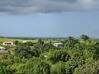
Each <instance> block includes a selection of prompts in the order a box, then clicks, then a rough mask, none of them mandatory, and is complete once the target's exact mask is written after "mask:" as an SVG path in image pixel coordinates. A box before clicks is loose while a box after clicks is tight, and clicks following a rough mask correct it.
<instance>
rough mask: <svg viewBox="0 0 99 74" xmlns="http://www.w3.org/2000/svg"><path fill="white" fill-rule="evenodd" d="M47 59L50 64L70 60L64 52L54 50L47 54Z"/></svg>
mask: <svg viewBox="0 0 99 74" xmlns="http://www.w3.org/2000/svg"><path fill="white" fill-rule="evenodd" d="M47 59H48V60H49V61H50V62H52V63H57V62H59V61H63V62H66V61H68V60H69V59H70V56H69V55H68V53H67V52H66V51H65V50H54V51H50V52H49V53H48V55H47Z"/></svg>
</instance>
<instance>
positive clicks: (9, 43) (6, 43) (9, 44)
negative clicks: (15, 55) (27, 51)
mask: <svg viewBox="0 0 99 74" xmlns="http://www.w3.org/2000/svg"><path fill="white" fill-rule="evenodd" d="M2 45H4V46H15V44H14V42H12V41H9V42H3V44H2Z"/></svg>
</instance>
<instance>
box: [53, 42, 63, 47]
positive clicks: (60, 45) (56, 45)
mask: <svg viewBox="0 0 99 74" xmlns="http://www.w3.org/2000/svg"><path fill="white" fill-rule="evenodd" d="M53 45H54V46H55V47H63V43H54V44H53Z"/></svg>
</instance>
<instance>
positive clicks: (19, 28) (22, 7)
mask: <svg viewBox="0 0 99 74" xmlns="http://www.w3.org/2000/svg"><path fill="white" fill-rule="evenodd" d="M81 34H86V35H89V36H91V37H99V0H0V36H10V37H12V36H13V37H15V36H17V37H67V36H79V35H81Z"/></svg>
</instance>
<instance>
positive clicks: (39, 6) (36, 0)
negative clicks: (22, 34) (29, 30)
mask: <svg viewBox="0 0 99 74" xmlns="http://www.w3.org/2000/svg"><path fill="white" fill-rule="evenodd" d="M98 9H99V0H0V14H24V13H49V12H66V11H86V10H98Z"/></svg>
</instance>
